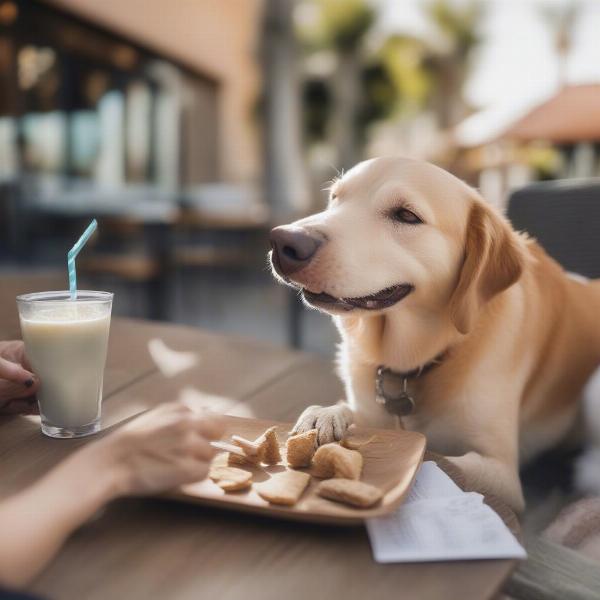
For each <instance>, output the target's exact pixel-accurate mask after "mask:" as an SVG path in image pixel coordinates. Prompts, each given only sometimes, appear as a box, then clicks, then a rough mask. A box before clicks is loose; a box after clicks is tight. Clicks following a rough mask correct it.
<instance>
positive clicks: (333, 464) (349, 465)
mask: <svg viewBox="0 0 600 600" xmlns="http://www.w3.org/2000/svg"><path fill="white" fill-rule="evenodd" d="M312 465H313V475H314V476H315V477H320V478H321V479H329V478H330V477H337V478H342V479H360V474H361V471H362V466H363V457H362V454H361V453H360V452H357V451H356V450H348V449H347V448H343V447H342V446H340V445H339V444H336V443H331V444H324V445H323V446H321V447H320V448H319V449H318V450H317V451H316V452H315V455H314V456H313V460H312Z"/></svg>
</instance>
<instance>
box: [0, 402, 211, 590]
mask: <svg viewBox="0 0 600 600" xmlns="http://www.w3.org/2000/svg"><path fill="white" fill-rule="evenodd" d="M220 434H221V424H220V421H219V420H218V418H215V417H207V416H202V415H198V414H195V413H193V412H192V411H190V410H189V409H188V408H186V407H185V406H183V405H182V404H177V403H173V404H168V405H164V406H162V407H160V408H158V409H155V410H153V411H150V412H148V413H146V414H144V415H143V416H142V417H139V418H138V419H135V420H134V421H132V422H131V423H129V424H128V425H126V426H125V427H123V428H122V429H120V430H118V431H116V432H115V433H113V434H111V435H108V436H107V437H106V438H104V439H102V440H99V441H97V442H94V443H91V444H90V445H89V446H86V447H85V448H83V449H82V450H80V451H78V452H76V453H75V454H73V455H72V456H71V457H69V458H68V459H67V460H65V461H64V462H62V463H61V464H59V465H58V466H57V467H55V468H54V469H53V470H52V471H50V473H48V474H47V475H46V476H44V477H43V478H42V479H41V480H40V481H38V482H37V483H35V484H34V485H32V486H31V487H29V488H27V489H26V490H24V491H23V492H20V493H18V494H16V495H15V496H12V497H11V498H9V499H7V500H6V501H4V502H3V503H0V532H1V537H0V583H1V584H4V585H6V586H9V587H21V586H23V585H25V584H26V583H27V582H28V581H30V580H31V579H32V578H33V577H34V576H35V575H36V574H37V573H38V572H39V571H40V570H41V569H42V568H43V567H44V566H45V565H46V563H47V562H48V561H49V560H50V559H51V558H52V557H53V556H54V554H56V552H57V551H58V549H59V548H60V547H61V545H62V544H63V542H64V541H65V539H66V538H67V537H68V536H69V535H70V534H71V533H72V532H73V531H74V530H75V529H76V528H77V527H79V526H80V525H81V524H82V523H84V522H85V521H86V520H87V519H89V517H90V516H92V515H93V514H94V513H95V512H96V511H97V510H98V509H100V508H101V507H102V506H103V505H104V504H106V503H107V502H109V501H110V500H112V499H113V498H116V497H118V496H122V495H137V494H150V493H154V492H159V491H163V490H166V489H170V488H173V487H175V486H177V485H180V484H183V483H188V482H192V481H198V480H200V479H203V478H204V477H206V475H207V472H208V468H209V463H210V460H211V459H212V457H213V456H214V452H215V451H214V449H213V448H212V447H211V446H210V444H209V443H208V441H207V440H208V439H214V438H217V437H219V435H220Z"/></svg>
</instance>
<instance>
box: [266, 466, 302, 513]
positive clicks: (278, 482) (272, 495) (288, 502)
mask: <svg viewBox="0 0 600 600" xmlns="http://www.w3.org/2000/svg"><path fill="white" fill-rule="evenodd" d="M309 481H310V475H309V474H308V473H304V472H302V471H283V472H282V473H276V474H275V475H273V476H272V477H271V479H269V480H268V481H265V482H263V483H258V484H256V485H255V486H254V487H255V489H256V491H257V492H258V495H259V496H260V497H261V498H263V499H264V500H267V501H268V502H270V503H271V504H281V505H283V506H293V505H294V504H296V502H298V500H299V499H300V496H302V492H304V490H305V489H306V486H307V485H308V482H309Z"/></svg>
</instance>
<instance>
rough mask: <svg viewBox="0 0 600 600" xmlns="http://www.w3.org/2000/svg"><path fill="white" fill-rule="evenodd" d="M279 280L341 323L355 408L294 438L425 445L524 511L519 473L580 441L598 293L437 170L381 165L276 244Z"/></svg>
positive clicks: (346, 178) (361, 171)
mask: <svg viewBox="0 0 600 600" xmlns="http://www.w3.org/2000/svg"><path fill="white" fill-rule="evenodd" d="M271 246H272V251H271V262H272V266H273V270H274V272H275V274H276V276H277V277H278V278H279V279H280V280H281V281H283V282H284V283H286V284H288V285H291V286H294V287H296V288H297V289H298V290H301V293H302V296H303V299H304V302H305V303H306V304H308V305H309V306H311V307H314V308H316V309H318V310H320V311H324V312H326V313H329V314H330V315H332V316H333V320H334V322H335V324H336V326H337V328H338V330H339V333H340V336H341V344H340V349H339V356H338V360H339V372H340V375H341V377H342V379H343V382H344V384H345V390H346V399H345V401H344V402H340V403H338V404H337V405H334V406H330V407H320V406H311V407H310V408H308V409H306V410H305V411H304V413H303V414H302V415H301V416H300V418H299V419H298V421H297V423H296V426H295V431H297V432H302V431H306V430H309V429H311V428H315V427H316V428H317V429H318V432H319V443H325V442H328V441H332V440H334V439H340V438H341V437H342V436H343V435H344V432H345V430H346V428H347V427H348V426H349V425H350V424H351V423H352V422H355V423H357V424H360V425H367V426H373V427H403V428H405V429H408V430H415V431H420V432H422V433H423V434H425V436H426V437H427V440H428V448H429V449H430V450H432V451H434V452H438V453H440V454H443V455H445V456H447V457H448V458H449V459H450V460H451V461H452V462H453V463H454V464H455V465H456V466H457V467H459V468H460V469H461V471H462V472H463V473H464V474H465V476H466V478H467V483H468V485H469V486H471V487H473V488H474V489H477V490H479V491H481V492H482V493H492V494H495V495H496V496H499V497H500V498H502V499H504V501H506V502H507V503H508V504H509V505H510V506H511V507H512V508H513V509H515V510H517V511H521V510H523V508H524V500H523V493H522V489H521V483H520V479H519V464H520V463H521V462H523V461H524V460H527V459H530V458H532V457H533V456H535V455H536V454H538V453H539V452H541V451H543V450H545V449H547V448H549V447H550V446H552V445H554V444H556V443H557V442H558V441H559V440H561V438H563V437H564V436H565V435H566V434H567V433H568V432H569V431H570V430H571V429H572V428H573V426H574V423H575V421H576V417H577V414H578V398H579V395H580V392H581V389H582V388H583V386H584V385H585V382H586V380H587V379H588V377H589V376H590V374H591V373H592V372H593V371H594V369H595V367H596V366H597V365H598V364H599V363H600V325H599V320H600V284H598V283H596V282H589V283H588V282H585V281H582V280H576V279H575V278H570V277H569V276H568V275H567V274H566V273H565V272H564V271H563V270H562V268H561V267H560V266H559V265H558V264H557V263H556V262H555V261H554V260H552V259H551V258H550V257H549V256H548V255H547V254H545V252H544V251H543V250H542V248H541V247H540V246H539V245H538V244H537V243H536V242H535V241H534V240H531V239H528V238H527V237H526V236H525V235H522V234H519V233H516V232H515V231H514V230H513V229H512V227H511V226H510V224H509V223H508V222H507V220H506V219H504V218H503V217H502V216H500V215H499V214H498V213H497V212H496V211H495V210H494V209H493V208H492V207H491V206H490V205H489V204H486V202H485V201H484V200H483V199H482V198H481V197H480V196H479V194H478V193H477V192H476V191H475V190H474V189H472V188H470V187H469V186H467V185H466V184H465V183H463V182H462V181H460V180H459V179H457V178H456V177H454V176H453V175H451V174H449V173H447V172H446V171H444V170H442V169H440V168H438V167H435V166H433V165H431V164H427V163H423V162H417V161H412V160H407V159H402V158H376V159H373V160H368V161H365V162H362V163H360V164H358V165H357V166H356V167H354V168H353V169H352V170H350V171H349V172H347V173H346V174H345V175H343V177H341V178H340V179H339V180H337V181H336V182H335V183H334V184H333V186H332V187H331V195H330V200H329V205H328V207H327V209H326V210H324V211H323V212H320V213H318V214H315V215H313V216H310V217H308V218H305V219H301V220H299V221H296V222H295V223H292V224H291V225H286V226H282V227H276V228H275V229H273V230H272V232H271Z"/></svg>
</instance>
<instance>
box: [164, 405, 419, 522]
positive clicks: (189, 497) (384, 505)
mask: <svg viewBox="0 0 600 600" xmlns="http://www.w3.org/2000/svg"><path fill="white" fill-rule="evenodd" d="M223 419H224V420H225V426H226V428H225V433H224V434H223V437H222V438H221V439H222V441H224V442H229V441H230V440H231V436H232V435H240V436H242V437H245V438H247V439H251V440H253V439H255V438H257V437H258V436H259V435H260V434H261V433H263V432H264V431H265V429H267V428H268V427H272V426H273V425H276V426H277V436H278V438H279V441H280V444H282V445H283V446H285V441H286V440H287V437H288V431H289V430H290V429H291V428H292V425H291V423H278V422H276V421H263V420H257V419H242V418H240V417H232V416H224V417H223ZM346 439H348V440H349V441H350V442H351V443H355V444H357V445H358V444H360V443H361V442H366V441H368V440H370V441H369V443H367V444H365V445H364V446H361V447H360V448H357V450H358V451H359V452H360V453H361V454H362V455H363V458H364V467H363V474H362V477H361V481H364V482H366V483H370V484H372V485H375V486H377V487H379V488H381V489H382V490H384V492H385V495H384V497H383V499H382V501H381V502H380V503H378V504H376V505H375V506H374V507H371V508H368V509H358V508H353V507H350V506H346V505H344V504H339V503H337V502H333V501H331V500H326V499H324V498H321V497H319V496H317V494H316V492H315V488H316V486H317V484H318V483H319V481H320V480H319V479H316V478H312V479H311V482H310V484H309V486H308V487H307V489H306V491H305V492H304V494H303V495H302V497H301V498H300V500H299V502H298V503H297V504H296V505H295V506H292V507H285V506H276V505H273V504H269V503H268V502H267V501H265V500H263V499H262V498H261V497H260V496H259V495H258V494H257V493H256V492H255V491H254V489H253V488H250V489H249V490H244V491H241V492H233V493H231V492H230V493H226V492H224V491H223V490H222V489H221V488H220V487H219V486H218V485H216V484H215V483H213V482H212V481H210V480H209V479H206V480H204V481H200V482H198V483H194V484H191V485H186V486H183V487H181V488H179V489H178V490H176V491H173V492H169V493H168V494H167V497H169V498H173V499H176V500H181V501H184V502H190V503H194V504H202V505H206V506H215V507H219V508H225V509H229V510H237V511H240V512H249V513H257V514H262V515H265V516H270V517H277V518H282V519H292V520H298V521H311V522H315V523H327V524H331V525H360V524H362V523H363V521H364V520H365V519H367V518H370V517H378V516H381V515H385V514H387V513H389V512H391V511H393V510H394V509H395V508H396V507H397V506H399V505H400V503H401V502H402V500H403V499H404V497H405V496H406V493H407V492H408V490H409V488H410V486H411V484H412V481H413V479H414V477H415V474H416V472H417V469H418V468H419V466H420V464H421V462H422V460H423V453H424V451H425V437H424V436H423V435H421V434H420V433H414V432H411V431H403V430H389V429H369V428H363V427H352V428H351V429H350V430H349V432H348V435H347V438H346ZM283 450H284V449H283ZM282 454H285V453H284V452H282ZM217 460H219V457H217ZM244 468H247V469H248V470H251V471H252V472H253V481H254V482H255V483H259V482H261V481H266V480H267V479H269V477H270V476H271V475H272V474H274V473H278V472H281V471H283V470H284V469H286V468H287V467H286V466H285V456H284V457H283V461H282V462H281V463H280V464H278V465H274V466H272V467H267V466H265V467H259V468H250V467H244ZM301 470H305V471H307V472H310V469H301Z"/></svg>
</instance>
